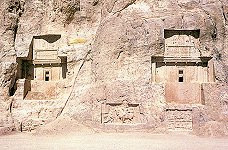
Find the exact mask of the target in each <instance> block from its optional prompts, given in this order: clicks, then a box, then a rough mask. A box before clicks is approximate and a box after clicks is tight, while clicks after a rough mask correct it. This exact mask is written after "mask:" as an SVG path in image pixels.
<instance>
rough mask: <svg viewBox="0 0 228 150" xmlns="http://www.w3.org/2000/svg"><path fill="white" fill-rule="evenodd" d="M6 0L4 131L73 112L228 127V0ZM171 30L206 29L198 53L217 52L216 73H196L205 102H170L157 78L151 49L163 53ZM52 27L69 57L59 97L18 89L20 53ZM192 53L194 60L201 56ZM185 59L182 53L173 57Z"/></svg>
mask: <svg viewBox="0 0 228 150" xmlns="http://www.w3.org/2000/svg"><path fill="white" fill-rule="evenodd" d="M0 4H1V5H0V12H1V13H2V14H3V15H1V16H0V20H1V27H0V34H1V38H0V112H1V114H2V115H1V116H0V131H1V132H2V133H5V132H7V131H12V130H19V131H31V130H36V129H37V127H41V128H42V126H44V125H45V124H47V123H49V122H52V121H54V120H56V119H59V118H61V117H59V116H67V117H70V118H72V119H74V120H76V121H77V123H81V124H84V125H86V126H90V127H91V128H94V129H95V128H96V129H99V130H117V131H118V130H142V131H143V130H150V131H151V132H168V131H173V130H181V131H182V130H184V131H188V132H193V133H195V134H202V135H203V134H205V135H227V134H228V95H227V93H228V89H227V81H228V79H227V77H228V69H227V68H228V66H227V65H228V50H227V49H228V46H227V43H228V34H227V33H228V31H227V30H228V2H227V1H226V0H183V1H178V0H115V1H113V0H35V1H32V0H1V1H0ZM171 30H172V31H175V32H178V33H179V31H181V35H185V33H186V35H187V36H190V35H191V34H192V32H197V33H199V36H198V37H197V39H198V41H199V44H198V45H197V50H198V52H199V56H197V58H200V59H201V60H202V59H203V58H208V59H209V58H210V62H209V61H208V62H207V63H208V64H212V66H213V71H212V72H213V73H212V74H213V78H214V79H213V81H210V82H203V83H199V85H200V89H199V90H198V91H199V93H200V96H199V97H200V98H199V99H200V103H187V102H182V103H179V102H177V101H176V102H175V100H174V102H171V103H170V102H168V101H167V96H166V95H167V93H166V92H167V91H169V90H166V87H167V84H166V81H164V82H159V83H158V82H155V81H154V79H153V67H152V63H153V62H152V57H165V56H166V50H167V48H166V47H167V42H166V37H165V35H166V34H167V33H166V31H167V32H168V31H171ZM189 31H191V33H190V32H189ZM182 33H184V34H182ZM55 34H58V35H61V40H60V44H59V45H58V54H59V55H61V57H62V55H64V56H66V57H67V72H66V78H65V79H62V80H60V81H58V83H56V87H57V88H56V89H55V90H56V93H57V99H56V100H49V99H45V100H27V99H26V98H25V99H23V97H22V99H19V98H18V93H19V87H18V85H19V84H17V83H18V82H17V80H19V79H20V78H19V77H18V75H17V74H18V70H20V69H18V68H19V67H20V63H18V59H19V58H23V60H28V58H29V55H30V53H31V50H32V49H33V48H32V47H33V44H34V43H33V39H34V37H38V36H41V35H42V36H43V35H49V36H50V35H55ZM179 35H180V34H179ZM179 47H181V46H180V45H179ZM175 54H176V53H175ZM164 59H165V58H164ZM175 59H177V57H175ZM190 59H191V62H194V61H193V60H194V59H195V57H191V58H190ZM180 60H181V59H180V57H179V56H178V59H177V60H175V61H176V63H177V62H178V61H180ZM174 63H175V62H174ZM198 63H199V62H196V64H197V65H198ZM186 64H190V63H189V62H186ZM197 65H196V66H197ZM174 66H177V64H176V65H174ZM185 66H186V65H185ZM196 66H195V67H196ZM198 66H199V65H198ZM157 68H158V67H157ZM182 68H183V67H182ZM184 68H185V67H184ZM206 68H211V67H209V66H206ZM166 73H167V72H166ZM209 74H210V73H209ZM184 75H185V73H184ZM163 76H165V73H164V74H163ZM208 76H209V75H208ZM45 84H49V83H48V82H47V83H45ZM182 84H185V83H182ZM39 85H42V84H39ZM31 88H33V87H31ZM186 96H187V98H188V99H192V97H191V96H189V97H188V95H187V94H186ZM30 99H31V98H30ZM175 116H176V117H175ZM189 116H190V117H189ZM172 117H173V118H179V119H177V120H175V119H174V120H173V119H172ZM173 122H180V123H179V124H175V123H173ZM39 131H41V130H39Z"/></svg>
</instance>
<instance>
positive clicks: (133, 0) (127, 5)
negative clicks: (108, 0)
mask: <svg viewBox="0 0 228 150" xmlns="http://www.w3.org/2000/svg"><path fill="white" fill-rule="evenodd" d="M135 2H136V0H131V1H130V2H129V3H128V4H126V5H125V6H124V7H123V8H122V9H120V10H118V11H116V12H114V13H113V15H115V14H116V13H120V12H122V11H123V10H124V9H126V8H128V7H129V6H130V5H132V4H134V3H135Z"/></svg>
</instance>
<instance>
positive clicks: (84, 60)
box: [56, 49, 91, 119]
mask: <svg viewBox="0 0 228 150" xmlns="http://www.w3.org/2000/svg"><path fill="white" fill-rule="evenodd" d="M90 52H91V49H90V50H89V51H88V52H87V53H86V55H85V57H84V59H83V62H82V64H81V66H80V68H79V70H78V72H77V74H76V76H75V78H74V82H73V87H72V90H71V92H70V94H69V96H68V98H67V100H66V102H65V103H64V105H63V107H62V109H61V110H60V112H59V113H58V114H57V116H56V119H57V118H58V117H59V116H60V115H61V114H62V112H63V110H64V109H65V107H66V106H67V103H68V102H69V101H70V98H71V96H72V93H73V91H74V89H75V85H76V81H77V78H78V76H79V73H80V71H81V69H82V67H83V66H84V64H85V62H86V61H87V57H88V55H89V54H90Z"/></svg>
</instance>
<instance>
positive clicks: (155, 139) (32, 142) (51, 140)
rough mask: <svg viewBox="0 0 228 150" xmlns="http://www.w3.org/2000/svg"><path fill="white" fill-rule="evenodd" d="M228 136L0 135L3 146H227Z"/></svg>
mask: <svg viewBox="0 0 228 150" xmlns="http://www.w3.org/2000/svg"><path fill="white" fill-rule="evenodd" d="M227 141H228V138H204V137H196V136H191V135H178V134H172V135H154V134H149V133H90V134H88V133H78V132H77V133H74V134H73V133H72V134H68V135H64V136H63V135H61V136H60V135H58V136H53V135H49V136H41V135H40V136H34V135H32V134H15V135H7V136H2V137H0V145H1V150H5V149H7V150H8V149H11V150H16V149H23V150H31V149H33V150H40V149H42V150H50V149H53V150H58V149H60V150H65V149H66V150H69V149H77V150H79V149H80V150H98V149H106V150H116V149H118V150H130V149H131V150H139V149H140V150H149V149H151V150H152V149H153V150H178V149H182V150H199V149H205V150H226V149H228V143H227Z"/></svg>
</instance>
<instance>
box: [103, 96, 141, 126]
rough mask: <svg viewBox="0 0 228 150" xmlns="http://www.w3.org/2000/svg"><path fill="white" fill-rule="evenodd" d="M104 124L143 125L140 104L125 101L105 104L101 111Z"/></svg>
mask: <svg viewBox="0 0 228 150" xmlns="http://www.w3.org/2000/svg"><path fill="white" fill-rule="evenodd" d="M101 115H102V116H101V117H102V121H101V122H102V123H104V124H137V123H143V120H142V118H143V114H142V112H141V110H140V106H139V104H132V103H129V102H128V101H126V100H124V101H123V102H122V103H104V104H102V110H101Z"/></svg>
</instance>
